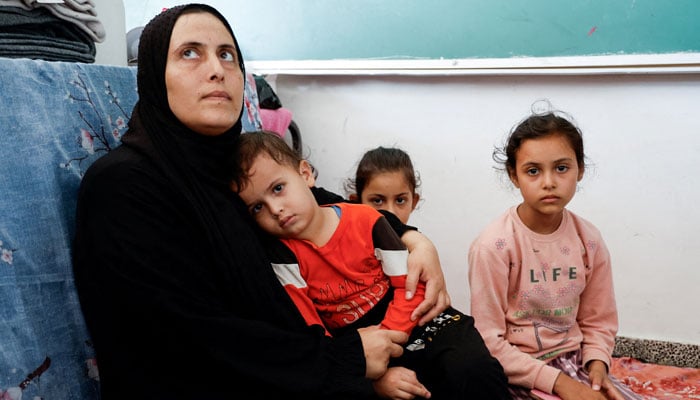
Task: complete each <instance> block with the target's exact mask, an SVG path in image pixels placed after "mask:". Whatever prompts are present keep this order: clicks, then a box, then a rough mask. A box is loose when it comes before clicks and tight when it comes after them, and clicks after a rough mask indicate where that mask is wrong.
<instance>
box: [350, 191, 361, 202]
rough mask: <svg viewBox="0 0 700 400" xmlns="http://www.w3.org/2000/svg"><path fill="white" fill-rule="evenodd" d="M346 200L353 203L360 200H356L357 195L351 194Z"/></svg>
mask: <svg viewBox="0 0 700 400" xmlns="http://www.w3.org/2000/svg"><path fill="white" fill-rule="evenodd" d="M348 200H350V201H351V202H353V203H359V202H360V199H358V198H357V194H356V193H353V194H351V195H350V196H348Z"/></svg>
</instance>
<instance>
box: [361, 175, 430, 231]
mask: <svg viewBox="0 0 700 400" xmlns="http://www.w3.org/2000/svg"><path fill="white" fill-rule="evenodd" d="M419 198H420V196H419V195H418V193H415V192H414V191H413V190H411V187H410V186H409V184H408V182H407V181H406V178H405V177H404V174H403V173H401V172H399V171H393V172H381V173H378V174H376V175H374V176H373V177H372V178H371V179H369V180H368V181H367V185H366V186H365V188H364V190H363V191H362V198H361V199H360V202H361V203H363V204H368V205H370V206H372V207H374V208H376V209H377V210H387V211H391V212H392V213H393V214H394V215H396V216H397V217H398V218H399V219H400V220H401V222H403V223H404V224H407V223H408V217H410V216H411V212H412V211H413V210H414V209H415V208H416V205H417V204H418V200H419Z"/></svg>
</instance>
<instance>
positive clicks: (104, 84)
mask: <svg viewBox="0 0 700 400" xmlns="http://www.w3.org/2000/svg"><path fill="white" fill-rule="evenodd" d="M0 76H1V77H2V79H1V80H0V109H1V110H2V111H1V112H0V395H1V394H2V393H3V392H6V391H8V393H7V394H12V393H15V394H17V393H20V392H21V395H22V397H23V398H24V399H33V398H43V399H47V400H48V399H51V400H61V399H66V400H69V399H70V400H75V399H99V378H98V375H97V369H96V367H95V362H94V351H93V348H92V346H91V342H90V337H89V335H88V333H87V330H86V327H85V323H84V320H83V316H82V313H81V311H80V306H79V303H78V298H77V294H76V291H75V287H74V282H73V277H72V267H71V257H70V245H71V239H72V237H73V232H74V217H75V202H76V194H77V190H78V185H79V183H80V178H81V176H82V175H83V173H84V172H85V170H86V169H87V167H88V166H89V165H90V163H92V162H93V161H94V160H95V159H97V158H98V157H100V156H101V155H103V154H105V153H106V152H108V151H110V150H111V149H113V148H114V147H116V146H118V145H119V143H120V142H119V139H120V138H121V135H123V134H124V132H125V131H126V128H127V121H128V119H129V116H130V114H131V110H132V108H133V106H134V104H135V102H136V100H137V91H136V68H135V67H119V66H107V65H97V64H82V63H67V62H47V61H41V60H29V59H6V58H0ZM247 83H248V82H247ZM246 89H247V90H246V94H247V98H246V101H245V104H246V105H247V107H246V113H245V115H244V117H243V123H244V130H245V131H253V130H258V129H259V127H260V126H261V124H260V118H259V116H258V114H257V96H256V95H255V93H254V90H253V91H251V90H250V87H249V86H246ZM125 295H126V294H125ZM144 356H147V355H144ZM0 397H2V396H0ZM15 398H16V397H15Z"/></svg>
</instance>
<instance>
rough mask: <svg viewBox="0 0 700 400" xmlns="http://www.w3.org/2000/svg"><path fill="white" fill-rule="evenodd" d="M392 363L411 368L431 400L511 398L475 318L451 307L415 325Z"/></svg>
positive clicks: (500, 368)
mask: <svg viewBox="0 0 700 400" xmlns="http://www.w3.org/2000/svg"><path fill="white" fill-rule="evenodd" d="M391 365H392V366H402V367H406V368H410V369H412V370H414V371H415V372H416V374H417V376H418V379H419V380H420V381H421V383H423V384H424V385H425V386H426V387H427V388H428V390H430V392H431V393H432V397H431V399H432V400H445V399H455V400H456V399H460V400H465V399H470V400H477V399H484V400H499V399H511V398H512V397H511V395H510V393H509V392H508V389H507V386H508V379H507V378H506V376H505V373H504V372H503V367H502V366H501V364H500V363H499V362H498V360H496V359H495V358H494V357H493V356H491V353H490V352H489V350H488V349H487V348H486V345H485V344H484V340H483V339H482V338H481V334H479V331H477V329H476V327H475V326H474V318H472V317H471V316H469V315H466V314H463V313H461V312H459V311H457V310H455V309H454V308H448V309H447V310H445V311H444V312H443V313H442V314H440V316H438V317H436V318H435V319H433V321H431V322H429V323H428V324H426V325H424V326H417V327H416V328H414V329H413V331H412V332H411V336H410V338H409V340H408V342H407V344H406V346H405V348H404V353H403V355H402V356H401V357H399V358H398V359H396V360H393V361H392V363H391Z"/></svg>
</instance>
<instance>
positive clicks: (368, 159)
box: [345, 146, 420, 201]
mask: <svg viewBox="0 0 700 400" xmlns="http://www.w3.org/2000/svg"><path fill="white" fill-rule="evenodd" d="M394 171H398V172H401V173H403V174H404V178H405V179H406V182H408V186H409V188H410V189H411V192H412V193H415V192H416V191H417V190H418V186H420V178H419V177H418V174H416V172H415V170H414V169H413V162H411V157H410V156H409V155H408V153H406V152H405V151H403V150H401V149H399V148H396V147H382V146H380V147H377V148H374V149H372V150H369V151H367V152H366V153H365V154H364V155H363V156H362V158H361V159H360V162H359V163H358V164H357V170H356V172H355V179H349V180H348V181H347V182H346V184H345V190H346V191H347V192H348V194H356V195H357V198H358V201H359V199H361V198H362V192H363V191H364V190H365V187H366V186H367V183H368V182H369V181H370V180H371V179H372V178H373V177H374V176H375V175H377V174H380V173H384V172H394Z"/></svg>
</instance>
